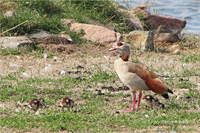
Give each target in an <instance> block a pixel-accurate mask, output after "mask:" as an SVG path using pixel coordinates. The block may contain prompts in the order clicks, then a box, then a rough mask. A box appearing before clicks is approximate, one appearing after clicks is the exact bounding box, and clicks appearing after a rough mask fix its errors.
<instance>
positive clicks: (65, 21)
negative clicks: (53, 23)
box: [60, 18, 76, 26]
mask: <svg viewBox="0 0 200 133" xmlns="http://www.w3.org/2000/svg"><path fill="white" fill-rule="evenodd" d="M60 21H61V24H62V25H64V26H70V25H71V24H72V23H75V22H76V21H75V20H74V19H65V18H63V19H61V20H60Z"/></svg>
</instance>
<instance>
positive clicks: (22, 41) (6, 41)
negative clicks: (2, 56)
mask: <svg viewBox="0 0 200 133" xmlns="http://www.w3.org/2000/svg"><path fill="white" fill-rule="evenodd" d="M28 44H32V41H31V40H30V39H29V38H28V37H25V36H17V37H0V46H2V47H5V48H17V47H18V46H20V45H28Z"/></svg>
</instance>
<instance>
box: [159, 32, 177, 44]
mask: <svg viewBox="0 0 200 133" xmlns="http://www.w3.org/2000/svg"><path fill="white" fill-rule="evenodd" d="M179 40H180V38H179V36H178V35H177V34H172V33H158V34H156V41H158V42H171V43H174V42H177V41H179Z"/></svg>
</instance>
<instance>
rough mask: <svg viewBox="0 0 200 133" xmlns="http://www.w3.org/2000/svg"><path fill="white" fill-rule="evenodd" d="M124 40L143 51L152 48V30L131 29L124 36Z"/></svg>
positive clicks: (151, 49)
mask: <svg viewBox="0 0 200 133" xmlns="http://www.w3.org/2000/svg"><path fill="white" fill-rule="evenodd" d="M125 40H126V41H127V42H129V43H130V45H134V46H135V47H136V48H141V49H143V50H144V51H153V50H154V43H153V32H151V31H138V30H135V31H132V32H130V33H129V34H128V35H127V36H126V38H125Z"/></svg>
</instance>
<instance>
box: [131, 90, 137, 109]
mask: <svg viewBox="0 0 200 133" xmlns="http://www.w3.org/2000/svg"><path fill="white" fill-rule="evenodd" d="M132 98H133V107H132V109H131V110H133V111H135V109H136V108H135V99H136V95H135V93H134V92H133V93H132Z"/></svg>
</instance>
